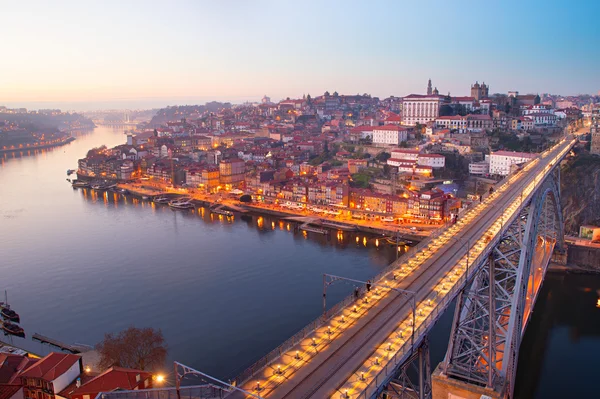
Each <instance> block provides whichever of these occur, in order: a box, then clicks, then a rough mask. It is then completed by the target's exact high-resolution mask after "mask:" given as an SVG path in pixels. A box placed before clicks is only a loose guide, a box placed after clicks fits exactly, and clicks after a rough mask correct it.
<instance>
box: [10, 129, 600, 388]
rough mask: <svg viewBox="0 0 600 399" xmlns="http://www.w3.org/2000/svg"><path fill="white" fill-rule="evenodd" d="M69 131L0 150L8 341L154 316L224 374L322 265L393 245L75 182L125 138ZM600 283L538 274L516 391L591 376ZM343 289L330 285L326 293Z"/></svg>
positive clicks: (293, 324) (84, 331)
mask: <svg viewBox="0 0 600 399" xmlns="http://www.w3.org/2000/svg"><path fill="white" fill-rule="evenodd" d="M75 135H76V137H77V140H75V141H74V142H72V143H70V144H68V145H66V146H64V147H58V148H54V149H50V150H44V151H40V152H38V153H35V154H16V155H6V154H5V155H0V223H1V224H0V226H1V228H0V255H1V258H0V259H1V260H0V276H1V277H0V289H6V290H7V291H8V299H9V303H11V304H12V306H13V308H14V309H15V310H17V311H18V312H19V313H20V315H21V321H22V322H21V325H22V326H23V327H24V328H25V331H26V333H27V338H26V339H21V338H12V342H13V343H14V345H17V346H20V347H23V348H26V349H29V350H32V351H34V352H37V353H41V354H44V353H47V352H48V351H49V349H48V347H47V346H45V345H41V344H40V343H37V342H33V341H32V340H31V339H30V337H31V335H32V334H33V333H36V332H37V333H40V334H43V335H46V336H49V337H52V338H55V339H58V340H61V341H63V342H66V343H83V344H89V345H94V344H96V343H97V342H98V341H100V340H101V339H102V337H103V336H104V334H105V333H110V332H118V331H120V330H122V329H124V328H126V327H128V326H132V325H133V326H137V327H145V326H151V327H155V328H160V329H161V330H162V332H163V334H164V335H165V338H166V340H167V342H168V345H169V359H170V360H178V361H180V362H182V363H184V364H187V365H189V366H191V367H194V368H197V369H200V370H202V371H205V372H208V373H211V374H214V375H215V376H218V377H222V378H227V377H231V376H233V375H235V374H236V373H237V372H239V371H241V370H242V369H243V368H244V367H246V366H247V365H249V364H250V363H252V362H253V361H254V360H256V359H257V358H258V357H260V356H262V355H263V354H265V353H266V352H268V351H270V350H271V349H273V348H275V347H276V346H277V345H279V344H280V343H281V342H282V341H284V340H285V339H286V338H288V337H290V336H291V335H293V334H294V333H295V332H297V331H298V330H300V329H301V328H302V327H303V326H304V325H306V324H307V323H308V322H310V321H311V320H313V319H314V318H316V317H317V316H318V315H319V313H320V311H321V309H322V308H321V307H322V296H321V293H322V274H323V273H331V274H337V275H342V276H347V277H350V278H354V279H358V280H366V279H368V278H370V277H371V276H373V275H375V274H377V273H378V272H379V271H380V270H381V269H383V268H385V267H386V266H387V265H388V264H389V263H390V261H391V260H393V259H394V257H395V253H394V250H395V248H393V247H392V246H388V245H380V246H379V247H377V246H376V245H375V241H374V239H373V238H369V237H367V240H366V242H364V241H363V239H364V238H365V237H364V235H360V236H359V237H358V238H359V240H358V243H357V241H356V236H355V235H353V234H344V236H343V237H336V235H335V234H333V235H332V238H331V240H327V239H325V238H324V237H323V236H320V235H314V234H308V235H307V236H305V235H303V234H300V233H296V234H294V232H293V228H290V229H289V230H288V226H287V223H284V222H281V221H279V220H277V219H270V218H266V217H262V218H261V217H257V216H252V217H244V218H242V217H239V216H236V218H234V220H233V221H227V220H223V219H222V218H218V217H217V218H214V217H213V218H211V216H210V213H208V212H204V213H203V212H201V211H199V212H198V213H194V212H189V211H186V212H181V211H172V210H171V209H169V208H168V207H164V206H154V205H153V204H152V203H149V202H144V201H137V200H134V199H133V198H131V197H124V196H121V195H117V194H115V193H106V194H103V193H99V194H98V193H96V192H94V191H92V190H77V189H72V188H71V187H70V185H69V184H68V183H67V182H66V181H65V179H66V170H67V169H75V168H76V167H77V159H79V158H81V157H83V156H85V154H86V152H87V150H89V149H90V148H93V147H97V146H100V145H102V144H105V145H107V146H109V147H112V146H114V145H117V144H121V143H123V142H124V139H125V137H124V135H123V132H122V130H121V129H118V128H108V127H98V128H96V129H94V131H92V132H82V133H77V134H75ZM599 283H600V280H599V279H597V278H590V277H589V276H586V278H581V277H579V276H566V277H564V276H560V277H551V278H549V279H548V281H547V283H545V285H544V287H543V291H542V293H541V296H540V298H541V300H540V301H539V303H538V304H537V305H536V308H535V312H534V317H533V319H532V322H531V324H530V327H529V328H528V331H527V335H526V337H525V341H524V342H523V345H522V348H521V359H522V361H521V364H520V367H519V371H518V372H519V377H518V380H517V397H518V398H522V399H524V398H548V397H564V396H560V395H559V396H555V395H558V393H559V392H561V387H565V386H569V389H571V388H572V387H573V386H574V385H575V386H577V388H579V389H581V390H582V391H581V392H586V391H585V390H586V389H590V388H591V387H590V385H589V384H591V381H593V379H592V378H590V379H587V380H583V378H581V381H580V377H581V376H584V375H586V373H588V374H589V373H591V372H592V370H593V369H594V367H593V365H594V363H592V361H593V359H592V356H593V353H599V352H600V339H599V334H600V331H599V330H600V323H599V322H598V314H599V313H600V310H599V309H597V308H596V307H595V305H596V303H595V300H596V299H597V297H598V293H597V292H596V289H597V288H598V286H599V285H600V284H599ZM594 287H595V288H594ZM351 290H352V286H350V285H344V284H342V285H338V286H333V287H331V288H330V289H329V290H328V301H329V302H328V303H329V304H330V305H332V304H333V303H335V302H336V301H338V300H340V299H341V298H342V297H343V296H344V295H346V294H347V293H349V292H350V291H351ZM567 291H568V294H567ZM548 298H551V300H550V299H548ZM451 320H452V312H448V313H447V314H446V315H445V316H444V317H443V319H442V320H441V321H440V322H439V323H438V325H436V327H435V328H434V331H433V332H432V334H431V337H430V349H431V364H432V367H435V365H437V363H438V362H439V361H440V360H441V359H442V357H443V355H444V352H445V348H446V345H447V340H448V335H449V329H450V323H451ZM3 339H4V340H5V341H7V342H10V340H11V338H9V337H3ZM523 359H524V360H523ZM565 363H567V364H568V367H565ZM523 365H527V367H523ZM166 371H167V372H168V369H167V370H166ZM586 382H587V384H588V385H587V388H586V385H585V383H586ZM562 392H566V391H562ZM568 392H569V393H572V391H568ZM587 392H589V391H587Z"/></svg>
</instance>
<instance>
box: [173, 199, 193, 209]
mask: <svg viewBox="0 0 600 399" xmlns="http://www.w3.org/2000/svg"><path fill="white" fill-rule="evenodd" d="M169 206H170V207H171V208H175V209H191V208H193V207H194V204H192V203H191V198H177V199H174V200H173V201H169Z"/></svg>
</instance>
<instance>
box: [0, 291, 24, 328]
mask: <svg viewBox="0 0 600 399" xmlns="http://www.w3.org/2000/svg"><path fill="white" fill-rule="evenodd" d="M0 314H1V315H2V317H3V318H4V319H6V320H10V321H14V322H15V323H18V322H20V321H21V318H20V317H19V314H18V313H17V312H15V311H14V310H12V309H11V308H10V305H9V304H8V292H7V291H6V290H4V302H0Z"/></svg>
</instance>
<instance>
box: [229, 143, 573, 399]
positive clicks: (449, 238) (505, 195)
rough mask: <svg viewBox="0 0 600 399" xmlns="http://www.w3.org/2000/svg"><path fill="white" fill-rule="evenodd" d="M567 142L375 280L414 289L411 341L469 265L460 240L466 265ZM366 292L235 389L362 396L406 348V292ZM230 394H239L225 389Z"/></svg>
mask: <svg viewBox="0 0 600 399" xmlns="http://www.w3.org/2000/svg"><path fill="white" fill-rule="evenodd" d="M571 145H572V143H571V142H566V141H565V142H561V144H560V145H558V146H556V147H555V148H553V149H551V150H549V151H548V152H546V153H544V154H543V155H542V156H541V157H539V158H538V159H536V160H534V161H532V162H530V163H529V164H528V165H526V167H525V168H524V169H523V170H521V171H520V172H519V173H517V174H516V175H514V176H512V177H511V178H509V179H508V182H507V184H505V185H503V186H501V187H500V188H499V189H498V190H497V191H496V192H495V193H494V195H492V196H491V197H489V198H488V199H486V200H485V201H484V202H483V203H482V204H480V205H478V206H477V207H476V208H475V209H473V210H472V211H470V212H469V213H468V214H467V215H466V216H465V217H464V218H463V219H461V220H460V221H459V222H458V223H457V224H456V225H454V226H452V227H450V228H449V229H448V230H447V231H446V232H445V233H444V234H442V235H441V236H439V237H436V238H433V239H431V240H429V241H428V244H427V246H426V248H424V249H423V250H421V251H420V252H419V253H417V254H416V255H415V256H414V257H412V258H411V259H409V260H408V261H406V260H402V259H401V264H398V265H397V266H398V268H397V269H396V270H395V271H393V272H390V273H389V275H387V276H385V277H384V278H383V279H382V280H381V281H380V283H381V284H388V285H389V286H391V287H393V288H401V289H406V290H410V291H413V292H415V293H416V295H415V297H416V298H415V299H416V302H417V309H418V310H417V315H416V323H415V325H416V330H417V331H416V333H415V338H416V339H417V340H418V339H421V338H422V337H423V336H424V335H425V333H426V332H427V330H428V329H429V328H430V327H431V326H432V325H433V323H434V322H435V321H436V320H437V318H438V317H439V315H441V314H442V313H443V311H444V310H445V308H446V307H447V306H448V304H449V302H450V301H451V300H452V299H453V298H454V297H455V296H456V294H457V293H458V291H459V288H460V287H459V285H460V282H461V281H462V283H463V284H464V280H465V277H466V273H467V272H469V273H470V272H472V270H471V271H469V270H468V269H467V255H466V252H467V249H466V247H467V246H468V247H469V248H470V251H469V257H470V262H469V265H471V264H472V263H475V262H473V260H474V259H475V258H476V257H478V256H482V255H483V254H484V253H485V252H486V249H487V247H488V245H492V243H493V241H492V239H493V238H494V237H496V235H497V234H498V233H499V232H500V231H501V230H502V228H503V225H504V223H506V222H508V221H509V220H510V218H511V217H515V215H516V214H518V212H519V210H520V206H521V201H523V202H524V203H526V202H527V198H528V197H529V196H531V195H533V193H534V192H535V188H536V183H537V182H540V181H542V180H543V178H544V177H545V176H546V175H547V173H549V172H550V171H551V170H552V167H553V166H554V165H555V164H556V163H557V161H559V160H560V159H562V157H563V156H564V155H565V154H566V152H567V151H568V149H569V148H570V146H571ZM490 241H492V243H490ZM543 252H545V251H543ZM475 264H476V263H475ZM394 274H395V275H396V279H394ZM384 280H386V281H384ZM536 280H537V279H536ZM540 281H541V279H540ZM536 283H537V281H536ZM368 298H369V299H368V300H369V302H368V303H363V302H362V301H359V302H356V303H355V305H356V311H354V310H353V309H354V308H353V306H354V304H353V305H352V306H350V307H348V308H345V309H343V310H342V311H341V312H340V313H339V314H338V315H336V316H335V317H334V319H332V320H330V322H329V324H328V325H325V326H323V327H321V328H319V329H317V330H316V331H315V332H314V333H313V334H311V335H309V336H308V337H306V339H304V340H303V341H302V342H300V343H299V344H298V345H297V346H296V347H294V348H292V350H290V351H288V352H287V353H284V354H282V356H281V358H280V359H279V361H278V362H276V363H273V364H271V365H269V366H268V367H265V368H264V369H262V371H261V372H260V373H258V375H256V376H255V377H254V378H253V379H252V380H249V381H247V382H245V383H244V384H242V388H243V389H245V390H247V391H248V392H252V393H253V394H256V395H260V396H261V397H269V398H325V397H331V396H332V395H334V397H336V398H337V397H340V398H341V397H344V395H346V393H347V394H348V397H349V398H357V397H365V398H367V397H370V395H372V394H373V393H374V392H375V390H376V388H377V386H378V385H379V384H381V383H382V381H383V380H385V378H387V376H388V373H390V372H391V371H392V369H393V366H394V365H395V364H398V363H401V362H402V360H403V359H404V358H405V357H407V356H408V355H409V354H410V348H411V338H410V337H411V332H412V327H411V325H412V306H411V304H410V298H408V297H407V296H404V295H399V294H398V293H396V292H394V291H392V290H387V289H386V290H384V289H381V290H380V291H379V292H378V293H377V292H373V291H372V292H371V293H369V294H368ZM342 318H343V320H344V322H342ZM296 351H297V352H296ZM257 384H258V389H257ZM336 392H337V394H336ZM236 396H237V397H241V396H240V395H239V394H233V395H231V397H236Z"/></svg>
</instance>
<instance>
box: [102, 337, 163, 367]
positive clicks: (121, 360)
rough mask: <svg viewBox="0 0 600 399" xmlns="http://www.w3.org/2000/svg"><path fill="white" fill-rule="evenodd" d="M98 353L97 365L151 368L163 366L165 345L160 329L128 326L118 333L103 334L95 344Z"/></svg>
mask: <svg viewBox="0 0 600 399" xmlns="http://www.w3.org/2000/svg"><path fill="white" fill-rule="evenodd" d="M96 350H97V351H98V353H99V354H100V362H99V366H100V368H102V369H107V368H109V367H111V366H119V367H126V368H133V369H138V370H152V369H154V368H157V367H161V366H163V364H164V363H165V360H166V358H167V345H166V342H165V338H164V337H163V334H162V332H161V331H160V330H155V329H153V328H136V327H129V328H128V329H126V330H123V331H121V332H120V333H118V334H105V335H104V339H103V340H102V341H101V342H100V343H98V344H97V345H96Z"/></svg>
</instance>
